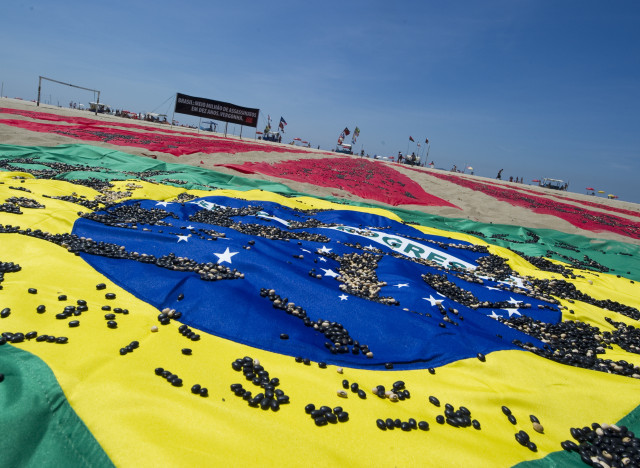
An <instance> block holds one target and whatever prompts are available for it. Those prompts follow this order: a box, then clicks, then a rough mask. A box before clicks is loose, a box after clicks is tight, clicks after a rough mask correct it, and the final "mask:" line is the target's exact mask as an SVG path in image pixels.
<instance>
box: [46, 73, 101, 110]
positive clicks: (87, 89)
mask: <svg viewBox="0 0 640 468" xmlns="http://www.w3.org/2000/svg"><path fill="white" fill-rule="evenodd" d="M38 78H39V79H38V100H37V101H36V105H37V106H40V90H41V89H42V80H47V81H53V82H54V83H58V84H61V85H65V86H71V87H72V88H78V89H84V90H85V91H93V92H94V93H98V100H97V101H96V108H95V114H96V115H98V104H100V91H99V90H97V89H91V88H84V87H82V86H78V85H74V84H71V83H65V82H63V81H58V80H54V79H52V78H47V77H46V76H40V77H38Z"/></svg>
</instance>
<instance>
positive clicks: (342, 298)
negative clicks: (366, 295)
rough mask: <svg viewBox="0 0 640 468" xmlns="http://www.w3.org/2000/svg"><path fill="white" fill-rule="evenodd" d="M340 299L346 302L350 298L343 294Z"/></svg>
mask: <svg viewBox="0 0 640 468" xmlns="http://www.w3.org/2000/svg"><path fill="white" fill-rule="evenodd" d="M338 297H339V298H340V300H341V301H346V300H347V299H348V298H349V296H347V295H346V294H341V295H340V296H338Z"/></svg>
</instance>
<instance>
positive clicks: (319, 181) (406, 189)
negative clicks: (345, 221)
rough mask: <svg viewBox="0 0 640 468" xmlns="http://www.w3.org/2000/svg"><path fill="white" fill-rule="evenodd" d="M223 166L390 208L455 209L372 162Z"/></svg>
mask: <svg viewBox="0 0 640 468" xmlns="http://www.w3.org/2000/svg"><path fill="white" fill-rule="evenodd" d="M221 166H224V167H228V168H230V169H234V170H236V171H239V172H242V173H244V174H247V173H260V174H264V175H269V176H274V177H280V178H283V179H289V180H294V181H296V182H306V183H310V184H315V185H319V186H322V187H331V188H339V189H341V190H346V191H347V192H350V193H353V194H354V195H357V196H359V197H361V198H364V199H368V200H376V201H381V202H384V203H388V204H389V205H393V206H398V205H425V206H451V207H454V208H458V207H457V206H456V205H454V204H452V203H449V202H448V201H446V200H443V199H442V198H438V197H436V196H433V195H430V194H428V193H426V192H425V191H424V190H423V189H422V187H420V185H418V184H417V183H416V182H414V181H413V180H411V179H410V178H409V177H407V176H406V175H404V174H402V173H400V172H398V171H396V170H395V169H393V168H392V167H390V166H388V165H386V164H382V163H379V162H374V161H371V160H369V159H357V158H323V159H305V160H301V161H284V162H280V163H276V164H268V163H259V162H258V163H249V162H247V163H244V164H222V165H221Z"/></svg>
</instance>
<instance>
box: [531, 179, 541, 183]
mask: <svg viewBox="0 0 640 468" xmlns="http://www.w3.org/2000/svg"><path fill="white" fill-rule="evenodd" d="M531 182H540V179H533V180H532V181H531Z"/></svg>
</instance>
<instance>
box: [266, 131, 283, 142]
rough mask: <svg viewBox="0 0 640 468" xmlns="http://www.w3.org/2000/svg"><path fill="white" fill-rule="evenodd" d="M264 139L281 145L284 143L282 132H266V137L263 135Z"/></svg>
mask: <svg viewBox="0 0 640 468" xmlns="http://www.w3.org/2000/svg"><path fill="white" fill-rule="evenodd" d="M262 139H263V140H265V141H274V142H276V143H280V142H281V141H282V136H281V135H280V132H272V131H267V132H264V135H262Z"/></svg>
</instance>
